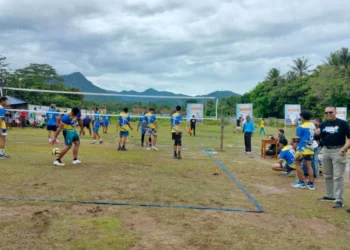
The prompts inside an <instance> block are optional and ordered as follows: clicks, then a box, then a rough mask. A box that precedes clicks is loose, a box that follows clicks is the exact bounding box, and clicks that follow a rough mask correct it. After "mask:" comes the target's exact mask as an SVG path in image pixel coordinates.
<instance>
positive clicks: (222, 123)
mask: <svg viewBox="0 0 350 250" xmlns="http://www.w3.org/2000/svg"><path fill="white" fill-rule="evenodd" d="M222 102H223V104H222V108H221V137H220V151H224V128H225V100H224V99H222Z"/></svg>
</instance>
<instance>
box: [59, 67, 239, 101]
mask: <svg viewBox="0 0 350 250" xmlns="http://www.w3.org/2000/svg"><path fill="white" fill-rule="evenodd" d="M61 78H62V79H63V80H64V83H65V85H66V86H68V87H72V88H77V89H79V90H80V92H92V93H108V94H124V95H140V96H142V95H152V96H169V97H172V96H183V97H188V96H187V95H183V94H175V93H172V92H168V91H157V90H155V89H153V88H150V89H147V90H145V91H143V92H137V91H134V90H131V91H126V90H123V91H120V92H117V91H111V90H106V89H103V88H100V87H97V86H96V85H94V84H93V83H92V82H90V81H89V80H88V79H86V77H85V76H84V75H83V74H82V73H80V72H75V73H72V74H69V75H61ZM202 96H203V95H202ZM202 96H197V97H202ZM207 96H210V97H215V98H218V99H221V98H226V97H230V96H240V95H239V94H237V93H234V92H232V91H215V92H212V93H209V94H208V95H207ZM85 98H86V99H88V100H118V101H124V102H135V98H132V97H108V96H85ZM194 99H195V98H194ZM140 101H142V102H150V101H152V102H159V101H160V99H157V98H142V100H140Z"/></svg>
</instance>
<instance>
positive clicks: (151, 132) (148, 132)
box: [145, 128, 157, 136]
mask: <svg viewBox="0 0 350 250" xmlns="http://www.w3.org/2000/svg"><path fill="white" fill-rule="evenodd" d="M145 135H153V136H155V135H157V130H156V129H154V128H146V133H145Z"/></svg>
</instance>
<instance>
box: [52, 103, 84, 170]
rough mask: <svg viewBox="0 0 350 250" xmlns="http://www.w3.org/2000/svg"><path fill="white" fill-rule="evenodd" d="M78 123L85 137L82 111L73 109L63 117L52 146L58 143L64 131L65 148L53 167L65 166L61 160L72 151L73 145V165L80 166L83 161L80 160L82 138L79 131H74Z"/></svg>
mask: <svg viewBox="0 0 350 250" xmlns="http://www.w3.org/2000/svg"><path fill="white" fill-rule="evenodd" d="M76 123H78V124H79V126H80V129H81V130H80V134H83V135H85V131H84V127H83V121H82V119H81V113H80V109H79V108H77V107H74V108H72V110H71V111H69V112H68V113H66V114H64V115H63V117H62V121H61V125H60V127H59V128H58V130H57V131H56V133H55V136H54V139H53V140H52V144H55V142H56V141H57V137H58V136H59V134H60V133H61V131H62V130H63V137H64V144H65V146H64V148H63V149H62V150H61V153H60V154H59V155H58V156H57V159H56V160H55V161H54V163H53V165H55V166H65V164H64V163H62V161H61V159H62V158H63V157H64V156H65V154H66V153H67V152H68V151H69V150H70V149H71V147H72V145H73V144H74V149H73V164H74V165H76V164H80V163H81V161H79V160H78V152H79V147H80V137H79V135H78V133H77V131H76V130H75V129H74V127H75V125H76Z"/></svg>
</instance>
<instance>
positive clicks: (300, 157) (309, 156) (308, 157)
mask: <svg viewBox="0 0 350 250" xmlns="http://www.w3.org/2000/svg"><path fill="white" fill-rule="evenodd" d="M313 156H314V155H313V154H307V155H306V154H302V153H300V152H297V153H296V154H295V160H296V161H299V162H301V161H303V160H304V161H312V159H313Z"/></svg>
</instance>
